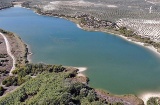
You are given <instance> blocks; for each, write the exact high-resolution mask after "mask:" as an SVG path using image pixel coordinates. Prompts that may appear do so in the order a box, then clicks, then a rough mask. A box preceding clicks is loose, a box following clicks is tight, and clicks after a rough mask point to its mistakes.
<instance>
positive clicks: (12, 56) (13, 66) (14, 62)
mask: <svg viewBox="0 0 160 105" xmlns="http://www.w3.org/2000/svg"><path fill="white" fill-rule="evenodd" d="M0 35H1V36H2V37H3V38H4V40H5V43H6V48H7V53H8V55H9V56H10V57H11V58H12V59H13V65H12V68H11V70H10V72H9V75H10V76H12V75H13V74H12V71H13V70H15V68H16V67H15V64H16V60H15V57H14V55H13V54H12V53H11V46H10V44H9V41H8V39H7V38H6V36H5V35H4V34H3V33H1V32H0Z"/></svg>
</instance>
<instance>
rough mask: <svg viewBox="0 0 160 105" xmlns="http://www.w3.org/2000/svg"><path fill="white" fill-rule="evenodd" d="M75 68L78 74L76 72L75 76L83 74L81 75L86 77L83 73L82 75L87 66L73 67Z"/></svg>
mask: <svg viewBox="0 0 160 105" xmlns="http://www.w3.org/2000/svg"><path fill="white" fill-rule="evenodd" d="M75 68H77V69H78V70H79V71H78V72H77V73H78V74H77V76H83V77H86V76H85V75H84V73H83V72H84V71H86V70H87V68H86V67H75Z"/></svg>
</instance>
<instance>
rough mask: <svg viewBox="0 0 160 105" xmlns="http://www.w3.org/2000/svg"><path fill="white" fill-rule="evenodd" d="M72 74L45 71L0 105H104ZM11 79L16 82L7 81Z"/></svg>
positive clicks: (0, 100) (9, 95) (8, 96)
mask: <svg viewBox="0 0 160 105" xmlns="http://www.w3.org/2000/svg"><path fill="white" fill-rule="evenodd" d="M50 67H51V66H50ZM70 73H72V72H69V71H68V72H58V73H57V72H49V71H44V72H42V73H41V74H39V75H37V77H36V78H32V79H28V81H26V82H25V83H24V84H23V85H21V87H20V88H18V89H17V90H16V91H14V92H13V93H11V94H8V95H6V96H5V97H3V98H1V99H0V104H5V105H11V104H14V105H18V104H26V105H33V104H38V105H74V104H76V105H81V104H82V105H84V104H85V103H89V104H91V103H92V104H93V105H96V103H103V102H102V101H101V100H100V99H99V98H98V97H97V95H96V93H95V91H94V90H93V89H92V88H90V87H88V86H87V85H85V84H82V83H80V82H78V81H75V80H74V78H75V77H69V75H70ZM10 79H11V80H12V82H13V80H15V79H14V77H10V78H9V79H7V80H10ZM16 80H18V78H16ZM66 84H68V85H66ZM94 103H95V104H94ZM99 105H100V104H99ZM102 105H104V104H102Z"/></svg>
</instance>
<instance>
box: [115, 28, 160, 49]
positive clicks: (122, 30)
mask: <svg viewBox="0 0 160 105" xmlns="http://www.w3.org/2000/svg"><path fill="white" fill-rule="evenodd" d="M118 31H119V32H120V33H121V34H122V35H124V36H126V37H130V38H134V39H136V40H137V41H140V42H143V43H146V44H150V45H153V46H154V47H155V48H160V43H158V42H154V41H152V40H151V39H150V38H147V37H142V36H140V35H137V34H135V33H134V32H133V31H131V30H129V29H127V28H126V27H120V28H119V30H118Z"/></svg>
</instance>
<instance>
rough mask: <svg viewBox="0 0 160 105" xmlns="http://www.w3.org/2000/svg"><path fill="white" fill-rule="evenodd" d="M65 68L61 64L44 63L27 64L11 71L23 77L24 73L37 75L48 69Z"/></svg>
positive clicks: (58, 69)
mask: <svg viewBox="0 0 160 105" xmlns="http://www.w3.org/2000/svg"><path fill="white" fill-rule="evenodd" d="M64 70H65V68H64V67H62V65H58V66H57V65H45V64H42V63H40V64H27V65H26V66H24V67H21V68H18V69H16V70H14V71H13V72H12V73H13V74H17V75H18V76H20V77H24V76H26V75H31V76H33V75H37V74H40V73H42V72H43V71H48V72H56V73H58V72H62V71H64Z"/></svg>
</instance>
